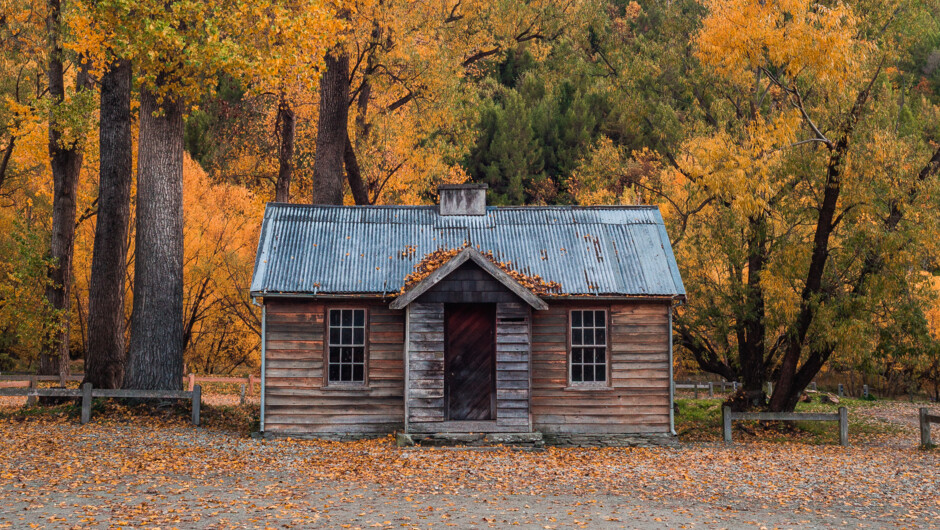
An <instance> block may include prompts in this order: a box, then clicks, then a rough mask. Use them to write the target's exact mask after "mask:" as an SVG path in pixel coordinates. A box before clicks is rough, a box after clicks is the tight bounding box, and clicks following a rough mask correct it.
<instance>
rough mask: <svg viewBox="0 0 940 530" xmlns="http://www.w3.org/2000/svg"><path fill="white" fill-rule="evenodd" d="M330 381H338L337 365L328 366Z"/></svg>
mask: <svg viewBox="0 0 940 530" xmlns="http://www.w3.org/2000/svg"><path fill="white" fill-rule="evenodd" d="M330 381H339V365H338V364H331V365H330Z"/></svg>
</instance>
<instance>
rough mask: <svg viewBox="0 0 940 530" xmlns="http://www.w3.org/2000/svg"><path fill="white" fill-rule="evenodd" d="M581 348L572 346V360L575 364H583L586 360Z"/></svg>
mask: <svg viewBox="0 0 940 530" xmlns="http://www.w3.org/2000/svg"><path fill="white" fill-rule="evenodd" d="M583 351H584V350H582V349H581V348H571V362H572V363H573V364H581V363H583V362H584V357H583V356H582V352H583Z"/></svg>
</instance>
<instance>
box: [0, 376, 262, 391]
mask: <svg viewBox="0 0 940 530" xmlns="http://www.w3.org/2000/svg"><path fill="white" fill-rule="evenodd" d="M65 380H66V381H73V382H79V383H80V382H82V381H84V380H85V374H72V375H70V376H68V377H66V378H65ZM40 381H57V382H61V381H62V379H61V378H60V377H59V376H57V375H31V374H9V375H0V388H19V387H21V386H30V385H31V386H33V387H35V386H36V384H35V383H37V382H40ZM183 381H184V383H185V384H186V386H187V388H188V389H189V391H190V392H192V391H193V387H194V386H195V385H196V383H235V384H244V385H246V391H247V392H248V395H249V396H250V395H252V394H253V392H254V386H255V385H257V384H259V383H261V377H260V376H257V375H254V374H252V375H248V376H245V377H217V376H211V375H196V374H193V373H190V374H186V375H185V376H183Z"/></svg>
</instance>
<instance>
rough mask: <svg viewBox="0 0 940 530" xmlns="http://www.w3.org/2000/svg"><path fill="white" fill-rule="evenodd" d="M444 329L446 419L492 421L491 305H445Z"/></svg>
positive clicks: (493, 334) (493, 321)
mask: <svg viewBox="0 0 940 530" xmlns="http://www.w3.org/2000/svg"><path fill="white" fill-rule="evenodd" d="M444 328H445V329H444V340H445V348H444V370H445V374H446V377H445V378H444V395H445V401H446V403H445V409H446V410H447V419H448V420H491V419H493V408H494V402H495V401H496V400H495V397H496V395H495V389H496V385H495V384H494V380H495V379H496V377H495V372H496V307H495V305H494V304H446V305H445V306H444Z"/></svg>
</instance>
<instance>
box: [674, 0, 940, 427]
mask: <svg viewBox="0 0 940 530" xmlns="http://www.w3.org/2000/svg"><path fill="white" fill-rule="evenodd" d="M706 7H707V8H708V14H707V16H706V17H705V19H704V21H703V26H702V30H701V32H700V33H699V35H698V37H697V54H698V57H699V58H700V60H701V61H702V62H703V63H704V64H706V65H708V66H710V67H711V68H713V69H714V71H715V72H716V74H717V78H716V82H717V83H721V90H722V92H723V97H722V99H723V101H721V102H720V103H716V104H715V105H714V106H713V107H712V110H713V113H712V115H713V116H715V120H716V122H717V126H715V127H712V128H710V132H709V133H708V134H705V135H700V136H697V137H693V138H691V139H690V140H689V141H688V142H686V143H685V145H684V146H683V151H682V154H681V155H680V156H679V157H678V160H677V163H676V164H675V166H674V168H673V170H672V173H671V174H669V175H668V176H666V177H665V178H667V179H669V180H671V182H670V183H669V184H667V187H669V186H671V187H670V188H669V189H671V191H669V192H668V195H669V196H670V197H671V199H672V200H673V201H676V200H681V201H686V202H687V203H688V204H690V205H697V206H695V208H696V209H697V210H698V211H697V213H696V214H695V215H694V217H695V218H696V219H694V220H692V221H688V225H687V226H688V229H687V230H686V232H685V233H684V234H682V235H683V236H684V237H685V239H684V241H683V242H682V243H680V250H679V253H680V254H681V256H682V257H683V258H684V259H685V272H686V274H685V278H686V281H687V282H688V284H689V285H691V286H692V289H691V290H690V300H691V302H690V305H689V306H688V308H686V309H684V310H683V311H682V312H681V313H680V318H679V320H678V325H677V332H678V334H679V337H680V342H681V344H682V346H683V347H685V348H687V349H688V350H689V351H690V352H691V353H692V354H693V355H694V357H695V358H696V360H697V361H698V362H699V364H700V365H701V366H702V368H703V369H705V370H707V371H710V372H714V373H717V374H720V375H723V376H725V377H726V378H729V379H740V380H741V381H742V382H743V384H744V389H745V392H746V394H747V396H748V401H749V402H750V405H754V404H760V403H762V402H763V397H762V394H761V387H762V384H763V382H764V381H767V380H772V381H774V382H775V385H774V393H773V395H772V396H770V398H769V403H768V407H769V408H770V409H771V410H778V411H779V410H792V409H793V408H794V406H795V405H796V403H797V400H798V398H799V396H800V394H801V392H802V391H803V389H804V388H805V387H806V386H807V385H808V384H809V383H810V382H811V381H812V379H813V378H814V377H815V376H816V374H817V373H818V372H819V370H820V369H821V368H822V366H823V365H824V364H825V363H826V362H827V361H828V360H829V359H830V358H831V357H832V356H833V354H834V353H836V352H837V351H839V350H842V349H850V348H870V347H871V346H870V345H865V344H864V342H865V341H866V337H870V336H871V335H872V334H877V330H878V329H879V327H881V326H884V325H885V324H886V322H887V321H888V316H889V315H890V314H891V313H892V312H894V311H904V310H905V309H906V305H905V304H903V303H895V302H894V301H895V300H900V301H904V300H909V299H911V298H912V297H913V298H914V299H920V300H923V298H921V297H920V294H919V293H918V292H917V287H916V281H915V276H916V274H917V273H916V272H915V271H917V270H919V269H920V268H921V266H922V264H923V263H925V260H928V261H929V260H930V259H932V258H931V256H933V255H934V254H933V253H934V251H935V249H934V248H933V247H932V245H930V244H929V241H930V238H929V233H930V231H931V230H932V229H933V223H932V222H927V223H925V222H924V221H925V218H924V217H923V216H921V215H919V214H918V212H924V213H926V212H929V211H931V210H932V209H935V208H936V204H934V203H933V201H932V199H931V196H932V195H933V194H932V192H930V191H928V190H931V189H933V188H934V187H935V186H936V178H935V177H936V174H937V170H938V164H937V163H938V161H940V151H938V150H937V149H936V146H934V147H932V148H931V146H930V145H929V144H928V143H927V142H925V141H924V140H923V138H924V137H923V134H922V133H919V131H920V128H921V127H922V124H920V123H917V120H905V117H904V112H903V108H902V109H898V108H897V104H896V101H897V89H898V86H897V83H896V80H895V79H891V76H892V73H890V72H886V66H887V65H893V64H898V63H899V62H901V61H900V56H899V55H900V54H903V53H904V52H905V50H904V44H903V38H901V37H900V31H899V29H900V28H902V27H904V25H905V16H908V15H910V16H915V17H919V16H923V15H924V14H925V13H924V12H916V10H915V12H909V13H906V14H902V12H900V11H893V12H892V11H891V10H887V11H884V12H881V11H880V10H876V9H871V10H869V11H868V12H867V13H863V12H856V11H854V10H853V9H852V8H850V7H849V6H848V5H845V4H837V5H832V6H820V5H817V4H813V3H811V2H804V1H793V2H790V1H787V2H783V1H780V2H767V3H765V4H754V3H749V2H738V1H736V0H715V1H710V2H707V3H706ZM885 20H887V23H885V22H884V21H885ZM891 71H892V72H896V71H897V68H896V67H892V68H891ZM912 104H913V105H918V104H919V103H912ZM719 112H720V114H719ZM899 123H904V127H903V128H900V127H898V124H899ZM914 133H919V134H914ZM698 205H701V206H698ZM687 213H688V212H682V210H681V208H677V209H676V211H675V212H673V215H676V216H682V215H687ZM912 218H916V219H917V220H914V219H912ZM684 222H685V221H684ZM904 248H908V249H910V251H907V252H901V249H904ZM915 249H916V250H915ZM696 299H698V300H700V302H696ZM919 303H923V302H919ZM919 303H915V304H912V306H914V307H916V306H918V305H919Z"/></svg>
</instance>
